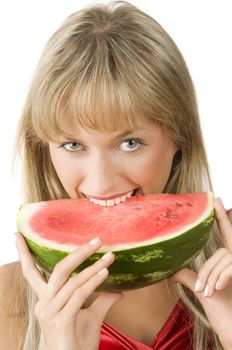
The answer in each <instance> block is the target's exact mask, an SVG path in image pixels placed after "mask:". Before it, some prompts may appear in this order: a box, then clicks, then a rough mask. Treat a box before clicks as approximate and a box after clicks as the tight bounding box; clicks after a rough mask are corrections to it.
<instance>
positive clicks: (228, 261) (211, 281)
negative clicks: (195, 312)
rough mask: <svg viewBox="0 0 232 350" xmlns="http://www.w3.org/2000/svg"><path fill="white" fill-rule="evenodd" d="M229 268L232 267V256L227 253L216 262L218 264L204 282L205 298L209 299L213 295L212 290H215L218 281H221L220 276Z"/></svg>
mask: <svg viewBox="0 0 232 350" xmlns="http://www.w3.org/2000/svg"><path fill="white" fill-rule="evenodd" d="M231 266H232V254H230V253H227V254H226V255H224V256H223V257H222V258H221V259H220V260H219V261H218V263H217V264H216V266H215V267H214V269H213V270H212V272H211V273H210V275H209V277H208V279H207V282H206V286H205V288H204V296H205V297H211V296H212V295H213V293H214V290H215V289H217V288H216V285H217V283H219V281H221V280H222V276H223V275H224V272H225V271H227V268H228V267H231ZM230 272H231V271H230Z"/></svg>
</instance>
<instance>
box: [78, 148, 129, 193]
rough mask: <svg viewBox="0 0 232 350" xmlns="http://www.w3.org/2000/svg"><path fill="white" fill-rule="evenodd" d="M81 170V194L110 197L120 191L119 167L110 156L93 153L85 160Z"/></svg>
mask: <svg viewBox="0 0 232 350" xmlns="http://www.w3.org/2000/svg"><path fill="white" fill-rule="evenodd" d="M82 170H83V178H82V179H83V180H82V183H81V184H80V188H81V192H82V193H84V194H88V195H96V196H97V195H100V196H110V195H112V194H114V193H115V191H117V189H120V185H121V182H122V181H120V176H122V175H120V167H119V166H118V165H117V164H116V163H115V161H113V159H112V156H110V155H109V154H105V153H104V154H103V153H102V152H97V153H96V152H95V153H94V154H93V155H92V156H91V157H89V158H88V160H86V163H85V165H84V169H82Z"/></svg>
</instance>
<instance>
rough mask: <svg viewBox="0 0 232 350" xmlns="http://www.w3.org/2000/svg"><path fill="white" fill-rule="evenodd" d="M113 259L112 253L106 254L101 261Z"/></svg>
mask: <svg viewBox="0 0 232 350" xmlns="http://www.w3.org/2000/svg"><path fill="white" fill-rule="evenodd" d="M111 257H112V252H107V253H106V254H104V255H103V256H102V257H101V259H102V260H107V259H110V258H111Z"/></svg>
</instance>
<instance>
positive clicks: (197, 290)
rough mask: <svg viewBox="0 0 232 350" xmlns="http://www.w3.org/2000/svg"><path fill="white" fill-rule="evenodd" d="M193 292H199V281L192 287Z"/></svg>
mask: <svg viewBox="0 0 232 350" xmlns="http://www.w3.org/2000/svg"><path fill="white" fill-rule="evenodd" d="M194 290H195V292H199V291H200V290H201V281H200V280H199V279H197V281H196V283H195V286H194Z"/></svg>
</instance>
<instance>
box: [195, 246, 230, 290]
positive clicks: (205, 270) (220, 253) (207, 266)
mask: <svg viewBox="0 0 232 350" xmlns="http://www.w3.org/2000/svg"><path fill="white" fill-rule="evenodd" d="M228 253H229V251H228V250H227V249H226V248H220V249H218V250H217V251H216V252H215V253H214V254H213V255H212V256H211V257H210V258H209V259H208V260H207V261H206V262H205V263H204V265H203V266H202V267H201V269H200V270H199V272H198V277H197V282H196V286H195V291H196V292H202V291H203V290H204V289H205V287H206V284H207V280H208V278H209V276H210V274H211V273H212V271H213V270H214V268H215V267H216V265H217V264H218V262H219V261H220V260H221V259H222V258H223V257H224V256H225V255H227V254H228Z"/></svg>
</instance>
